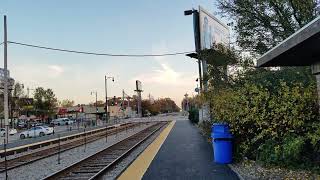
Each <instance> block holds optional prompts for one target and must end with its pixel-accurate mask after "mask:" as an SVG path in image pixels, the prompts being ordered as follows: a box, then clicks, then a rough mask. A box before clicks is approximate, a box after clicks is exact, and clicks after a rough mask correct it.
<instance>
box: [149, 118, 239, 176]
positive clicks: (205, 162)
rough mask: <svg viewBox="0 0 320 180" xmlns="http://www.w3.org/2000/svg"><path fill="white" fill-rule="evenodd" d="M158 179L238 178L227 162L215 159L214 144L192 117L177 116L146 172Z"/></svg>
mask: <svg viewBox="0 0 320 180" xmlns="http://www.w3.org/2000/svg"><path fill="white" fill-rule="evenodd" d="M143 179H144V180H149V179H150V180H157V179H217V180H219V179H223V180H225V179H227V180H229V179H238V177H237V175H236V174H235V173H234V172H233V171H232V170H231V169H230V168H229V167H228V166H227V165H221V164H216V163H214V162H213V152H212V147H211V145H210V144H209V143H208V142H207V141H206V139H205V138H204V137H203V136H202V135H201V134H200V133H199V130H198V128H197V127H195V126H194V125H192V124H191V123H190V122H189V121H188V120H177V121H176V123H175V126H174V127H173V129H172V130H171V132H170V134H169V136H168V137H167V139H166V140H165V142H164V143H163V145H162V146H161V148H160V150H159V152H158V153H157V155H156V157H155V158H154V159H153V161H152V163H151V164H150V166H149V168H148V170H147V172H146V173H145V174H144V176H143Z"/></svg>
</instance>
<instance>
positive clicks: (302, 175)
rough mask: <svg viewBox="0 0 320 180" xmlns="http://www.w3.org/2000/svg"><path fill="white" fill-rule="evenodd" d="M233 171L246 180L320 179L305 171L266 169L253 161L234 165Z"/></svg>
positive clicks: (319, 176)
mask: <svg viewBox="0 0 320 180" xmlns="http://www.w3.org/2000/svg"><path fill="white" fill-rule="evenodd" d="M232 167H233V169H234V170H235V171H236V172H237V173H238V174H240V175H241V176H242V178H243V179H245V180H258V179H259V180H260V179H270V180H271V179H272V180H273V179H276V180H277V179H310V180H313V179H320V175H316V174H313V173H311V172H310V171H304V170H294V171H293V170H289V169H286V168H280V167H264V166H261V165H259V164H258V163H256V162H255V161H251V160H244V161H242V162H240V163H235V164H232Z"/></svg>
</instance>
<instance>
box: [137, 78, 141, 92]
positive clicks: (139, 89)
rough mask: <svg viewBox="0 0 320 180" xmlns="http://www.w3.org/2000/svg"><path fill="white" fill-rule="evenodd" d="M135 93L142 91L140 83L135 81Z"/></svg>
mask: <svg viewBox="0 0 320 180" xmlns="http://www.w3.org/2000/svg"><path fill="white" fill-rule="evenodd" d="M136 91H142V86H141V81H139V80H136Z"/></svg>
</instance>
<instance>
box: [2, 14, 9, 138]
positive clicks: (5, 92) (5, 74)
mask: <svg viewBox="0 0 320 180" xmlns="http://www.w3.org/2000/svg"><path fill="white" fill-rule="evenodd" d="M3 45H4V46H3V47H4V53H3V54H4V92H3V94H4V125H5V128H6V138H5V139H6V143H8V142H9V140H8V134H9V112H8V109H9V107H8V67H7V53H8V51H7V49H8V39H7V16H4V42H3Z"/></svg>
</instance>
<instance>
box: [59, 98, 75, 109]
mask: <svg viewBox="0 0 320 180" xmlns="http://www.w3.org/2000/svg"><path fill="white" fill-rule="evenodd" d="M59 106H61V107H64V108H66V107H72V106H74V101H73V100H70V99H64V100H62V101H60V102H59Z"/></svg>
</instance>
